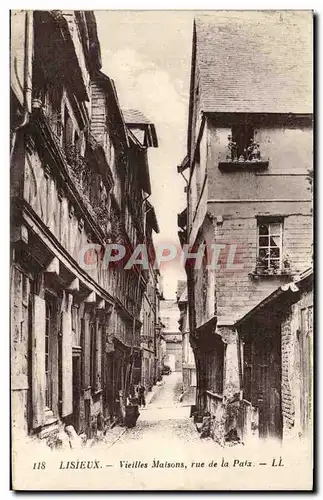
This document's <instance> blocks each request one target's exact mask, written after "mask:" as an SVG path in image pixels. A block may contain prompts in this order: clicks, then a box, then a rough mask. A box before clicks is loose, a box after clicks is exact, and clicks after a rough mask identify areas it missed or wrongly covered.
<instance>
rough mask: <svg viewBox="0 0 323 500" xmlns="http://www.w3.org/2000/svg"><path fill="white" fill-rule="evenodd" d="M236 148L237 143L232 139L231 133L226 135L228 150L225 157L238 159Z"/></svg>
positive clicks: (232, 159) (233, 159)
mask: <svg viewBox="0 0 323 500" xmlns="http://www.w3.org/2000/svg"><path fill="white" fill-rule="evenodd" d="M237 149H238V146H237V143H236V142H235V141H233V140H232V135H228V152H227V157H226V159H227V160H229V161H238V157H237Z"/></svg>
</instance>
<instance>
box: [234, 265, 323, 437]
mask: <svg viewBox="0 0 323 500" xmlns="http://www.w3.org/2000/svg"><path fill="white" fill-rule="evenodd" d="M236 327H237V332H238V344H239V354H240V359H241V363H240V366H241V381H242V399H241V402H240V409H239V419H238V427H239V432H240V435H241V438H242V439H243V441H244V442H248V440H251V439H253V438H254V437H255V436H256V437H261V438H264V437H267V436H268V435H269V436H276V437H278V438H280V439H282V440H283V441H284V442H288V441H289V440H295V438H296V439H298V438H304V437H305V438H307V439H308V438H310V439H311V438H312V436H311V428H312V427H311V424H313V420H312V417H313V380H312V378H311V373H312V371H313V271H312V269H309V270H308V271H306V272H305V273H303V274H302V275H301V276H300V277H299V278H297V279H296V280H295V281H293V282H291V283H287V284H285V285H282V286H281V287H280V288H278V289H277V290H275V291H274V292H273V293H272V294H271V295H270V296H269V297H267V298H266V299H265V300H264V301H262V302H261V303H260V304H258V305H257V306H256V307H255V308H253V309H252V310H251V311H250V312H249V313H247V314H246V315H245V316H244V317H243V318H241V319H240V320H239V321H238V322H237V324H236ZM273 368H274V369H273Z"/></svg>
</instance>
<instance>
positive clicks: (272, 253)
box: [257, 221, 283, 272]
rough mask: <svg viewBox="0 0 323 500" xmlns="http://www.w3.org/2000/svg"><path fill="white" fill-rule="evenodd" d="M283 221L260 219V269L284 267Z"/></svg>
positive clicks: (275, 269)
mask: <svg viewBox="0 0 323 500" xmlns="http://www.w3.org/2000/svg"><path fill="white" fill-rule="evenodd" d="M282 239H283V223H282V221H267V222H266V221H258V258H257V268H258V269H264V270H265V269H267V270H268V269H269V270H272V271H273V272H275V271H277V270H281V269H282Z"/></svg>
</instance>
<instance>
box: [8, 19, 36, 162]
mask: <svg viewBox="0 0 323 500" xmlns="http://www.w3.org/2000/svg"><path fill="white" fill-rule="evenodd" d="M25 15H26V17H25V61H24V113H23V118H22V121H21V123H20V124H19V125H18V126H17V127H16V129H15V131H14V132H13V137H12V144H11V149H10V160H12V157H13V153H14V150H15V147H16V142H17V132H18V130H20V129H22V128H23V127H25V126H26V125H27V123H28V122H29V117H30V113H31V100H32V63H33V61H32V60H33V12H32V11H30V10H26V12H25Z"/></svg>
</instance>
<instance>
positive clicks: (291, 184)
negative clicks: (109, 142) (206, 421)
mask: <svg viewBox="0 0 323 500" xmlns="http://www.w3.org/2000/svg"><path fill="white" fill-rule="evenodd" d="M311 23H312V20H311V16H310V14H308V13H296V12H270V13H268V12H261V13H259V12H253V13H249V12H248V13H244V12H226V13H214V14H210V15H207V16H202V17H201V18H198V19H196V20H195V23H194V31H193V50H192V66H191V88H190V105H189V123H188V153H187V157H186V158H185V160H184V161H183V162H182V164H181V165H180V166H179V167H178V171H179V172H181V173H182V174H183V175H185V172H188V187H187V207H186V210H185V211H184V212H182V214H180V215H179V217H178V220H179V225H180V233H179V235H180V240H181V243H182V245H184V243H186V244H188V246H189V248H190V249H191V250H193V251H195V252H197V251H198V249H201V248H205V249H206V250H205V251H204V253H203V252H202V257H203V258H202V259H201V260H200V262H198V259H195V261H194V263H193V264H192V262H191V261H189V260H188V261H187V265H186V272H187V286H188V308H189V330H190V341H191V345H192V348H193V350H194V355H195V361H196V369H197V401H196V403H197V409H198V412H200V414H203V412H205V411H210V413H211V414H212V415H213V416H214V417H215V420H216V421H217V425H216V426H215V427H216V429H217V430H216V433H218V435H215V436H214V437H215V439H217V440H219V441H220V442H222V443H223V442H225V441H226V439H230V436H232V435H233V434H234V433H235V429H232V421H235V417H233V415H235V412H236V406H237V405H236V401H239V399H240V397H241V393H240V391H241V379H240V375H239V373H240V372H239V363H240V358H239V356H238V349H237V332H236V328H235V323H236V321H238V320H239V319H240V318H242V317H243V316H244V315H245V314H247V312H248V311H250V310H251V309H252V308H253V307H255V306H256V305H257V304H258V303H259V302H260V301H262V300H263V299H265V298H266V297H267V296H268V295H270V294H271V293H272V292H273V291H274V290H275V289H276V288H277V287H278V286H279V285H280V284H284V283H287V282H289V281H290V280H291V279H292V277H293V276H295V275H298V274H299V273H300V272H302V271H304V270H305V269H307V268H308V267H309V266H310V265H311V259H312V213H311V193H310V190H309V184H308V179H307V176H308V172H309V170H311V169H312V140H313V137H312V56H311V54H312V34H311ZM267 29H268V32H267ZM286 29H288V32H289V37H288V40H286V37H285V30H286ZM255 40H257V43H256V44H255ZM292 61H294V62H292ZM249 63H250V64H249ZM282 75H284V84H282V81H281V78H282ZM286 89H288V90H286ZM273 96H274V97H273ZM214 244H216V247H214ZM212 245H213V246H212ZM195 264H196V265H195ZM277 342H278V344H279V340H277ZM277 355H278V354H277ZM277 376H278V378H279V377H280V375H277ZM276 382H277V384H278V385H279V381H278V380H277V381H276ZM277 397H278V398H279V397H280V396H279V395H278V396H277Z"/></svg>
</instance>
